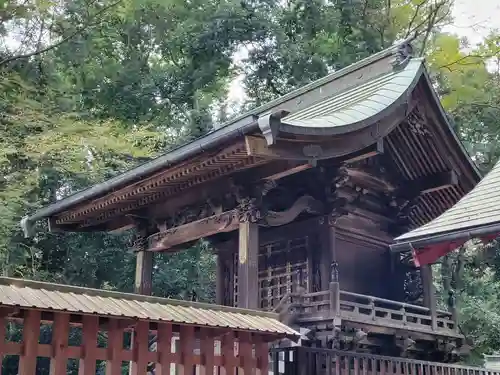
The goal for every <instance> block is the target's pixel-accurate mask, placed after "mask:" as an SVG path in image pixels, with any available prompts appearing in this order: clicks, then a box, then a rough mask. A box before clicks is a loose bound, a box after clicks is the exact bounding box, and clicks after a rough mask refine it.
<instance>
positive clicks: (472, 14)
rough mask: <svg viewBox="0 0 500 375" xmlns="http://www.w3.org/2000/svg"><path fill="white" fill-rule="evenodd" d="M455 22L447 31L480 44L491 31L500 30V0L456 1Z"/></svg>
mask: <svg viewBox="0 0 500 375" xmlns="http://www.w3.org/2000/svg"><path fill="white" fill-rule="evenodd" d="M453 17H454V19H455V22H454V24H453V25H452V26H450V27H448V28H447V29H446V31H451V32H453V33H456V34H458V35H460V36H465V37H467V38H468V39H469V40H470V42H471V43H474V44H475V43H478V42H480V41H481V39H482V38H484V37H485V36H487V35H488V34H489V32H490V31H492V30H494V29H500V0H455V7H454V9H453Z"/></svg>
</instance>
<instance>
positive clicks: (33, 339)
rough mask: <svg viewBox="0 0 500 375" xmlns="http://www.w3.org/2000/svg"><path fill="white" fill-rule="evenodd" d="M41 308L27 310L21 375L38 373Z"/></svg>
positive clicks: (21, 357) (20, 362)
mask: <svg viewBox="0 0 500 375" xmlns="http://www.w3.org/2000/svg"><path fill="white" fill-rule="evenodd" d="M40 318H41V313H40V311H39V310H27V311H26V316H25V317H24V322H23V350H22V354H21V356H20V357H19V375H33V374H35V373H36V359H37V355H38V353H37V349H38V340H39V338H40Z"/></svg>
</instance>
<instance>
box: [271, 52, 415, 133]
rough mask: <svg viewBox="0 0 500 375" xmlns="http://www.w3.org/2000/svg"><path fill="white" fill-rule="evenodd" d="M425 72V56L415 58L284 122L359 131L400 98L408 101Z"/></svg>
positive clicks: (307, 126) (289, 117) (282, 121)
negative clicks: (408, 95)
mask: <svg viewBox="0 0 500 375" xmlns="http://www.w3.org/2000/svg"><path fill="white" fill-rule="evenodd" d="M422 73H423V59H412V60H410V61H408V63H407V64H406V66H405V67H404V68H403V69H395V70H391V71H389V72H387V73H385V74H382V75H381V76H379V77H377V78H376V79H372V80H369V81H367V82H365V83H362V84H360V85H358V86H355V87H352V88H350V89H348V90H345V91H342V92H339V93H337V94H336V95H333V96H331V97H328V98H326V99H324V100H322V101H320V102H319V103H316V104H315V105H312V106H309V107H308V108H306V109H304V110H302V111H298V112H295V113H293V114H290V115H289V116H286V117H285V118H283V119H282V120H281V123H282V124H283V125H289V126H297V127H305V128H330V129H332V128H334V129H337V131H338V132H339V133H341V132H344V131H353V130H357V129H359V128H361V127H363V126H366V125H368V124H373V123H374V119H373V118H374V117H375V116H377V115H380V114H382V113H383V112H384V110H386V109H388V108H389V107H390V106H392V105H393V104H396V103H397V102H398V101H399V100H401V99H402V100H406V99H407V95H406V93H407V92H409V91H411V90H412V89H413V87H414V86H415V84H416V83H417V81H418V79H419V78H420V76H421V75H422ZM375 121H376V120H375ZM356 125H357V128H356ZM347 127H348V129H344V128H347ZM286 130H288V128H287V129H286Z"/></svg>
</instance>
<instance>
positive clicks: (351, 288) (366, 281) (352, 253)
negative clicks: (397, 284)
mask: <svg viewBox="0 0 500 375" xmlns="http://www.w3.org/2000/svg"><path fill="white" fill-rule="evenodd" d="M336 249H337V251H336V256H337V262H338V269H339V283H340V289H341V290H344V291H348V292H353V293H360V294H367V295H372V296H376V297H381V298H385V297H387V296H389V295H390V293H391V290H390V288H389V285H390V284H388V283H387V281H388V280H387V276H388V275H389V274H390V262H389V260H388V257H387V251H388V250H387V249H386V248H383V247H379V246H376V245H373V244H370V243H362V242H360V241H358V240H355V239H349V238H346V237H344V236H342V237H337V240H336Z"/></svg>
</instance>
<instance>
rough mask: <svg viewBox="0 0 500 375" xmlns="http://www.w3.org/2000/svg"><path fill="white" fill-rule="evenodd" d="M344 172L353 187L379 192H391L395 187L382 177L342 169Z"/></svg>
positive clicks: (365, 172)
mask: <svg viewBox="0 0 500 375" xmlns="http://www.w3.org/2000/svg"><path fill="white" fill-rule="evenodd" d="M344 169H345V172H346V173H347V175H348V176H349V178H350V181H352V182H353V183H354V184H355V185H358V186H361V187H364V188H367V189H372V190H375V191H381V192H393V191H394V190H396V189H397V186H395V185H394V184H392V183H391V182H389V181H387V180H385V179H384V178H383V177H380V176H375V175H374V174H372V173H370V172H367V171H363V170H361V169H356V168H344Z"/></svg>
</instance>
